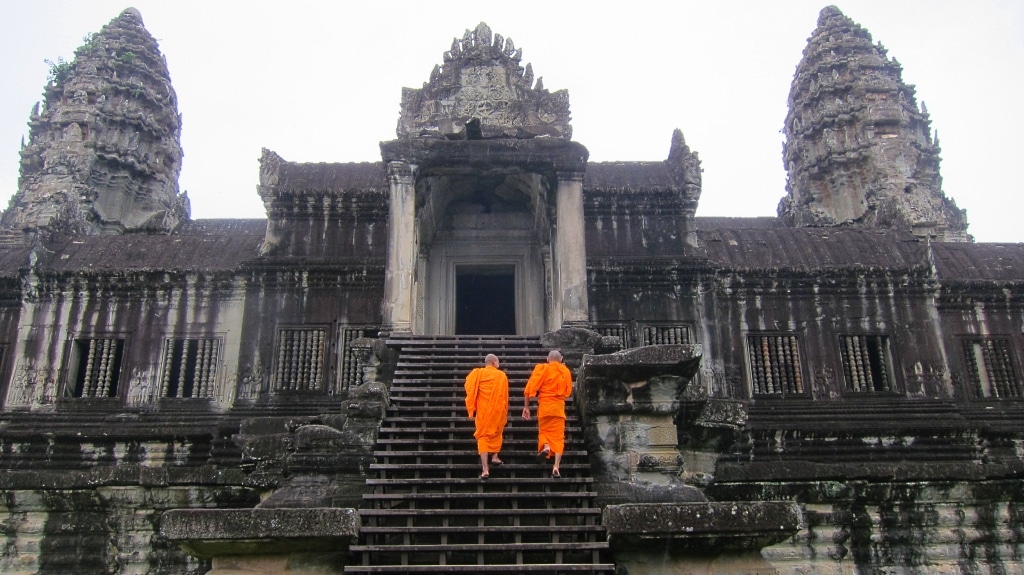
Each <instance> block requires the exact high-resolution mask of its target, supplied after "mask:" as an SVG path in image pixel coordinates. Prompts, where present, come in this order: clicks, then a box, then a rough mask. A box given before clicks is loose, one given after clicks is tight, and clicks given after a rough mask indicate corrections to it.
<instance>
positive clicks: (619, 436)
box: [0, 7, 1024, 575]
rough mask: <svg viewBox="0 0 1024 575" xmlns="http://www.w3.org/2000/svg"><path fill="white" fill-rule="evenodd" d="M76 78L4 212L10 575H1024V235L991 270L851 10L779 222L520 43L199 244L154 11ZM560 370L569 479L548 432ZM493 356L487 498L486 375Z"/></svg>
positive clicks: (805, 93) (85, 59) (61, 94)
mask: <svg viewBox="0 0 1024 575" xmlns="http://www.w3.org/2000/svg"><path fill="white" fill-rule="evenodd" d="M434 40H437V39H436V38H435V39H434ZM434 40H431V39H430V38H425V39H424V43H425V45H429V44H430V42H432V41H434ZM541 56H543V55H541ZM56 72H57V73H56V74H55V76H54V78H53V79H52V81H51V82H50V83H49V84H48V85H47V86H46V87H45V88H44V101H43V102H42V106H39V105H37V106H36V107H35V108H34V109H33V110H32V113H31V116H30V118H29V125H30V138H29V142H28V143H27V145H26V146H25V147H24V149H23V150H22V152H21V169H22V172H21V174H22V177H21V180H20V184H19V189H18V191H17V193H16V194H15V196H14V197H13V199H12V200H11V203H10V205H9V206H8V208H7V210H6V211H4V212H3V215H2V217H0V400H2V409H0V470H2V471H0V495H2V498H0V501H2V503H0V526H2V530H0V543H2V546H0V572H3V573H8V574H17V575H27V574H45V575H57V574H69V573H75V574H82V575H91V574H97V575H99V574H104V575H108V574H109V575H114V574H117V575H127V574H151V575H165V574H166V575H170V574H189V575H193V574H194V575H199V574H207V573H209V574H212V575H245V574H293V575H300V574H301V575H313V574H327V573H369V572H374V573H441V572H444V573H448V572H471V571H472V572H489V573H515V572H538V573H542V572H543V573H561V572H569V571H572V572H588V573H597V572H604V573H617V574H619V575H641V574H655V573H659V574H663V573H678V574H691V573H692V574H698V573H699V574H706V573H708V574H709V573H725V574H734V575H741V574H749V575H753V574H755V573H757V574H761V575H764V574H768V573H771V574H793V575H796V574H814V575H833V574H835V575H839V574H847V573H858V574H883V573H885V574H901V575H912V574H913V575H917V574H923V573H944V574H965V575H966V574H971V575H973V574H978V573H1000V574H1010V573H1024V559H1022V557H1024V536H1022V535H1021V534H1022V533H1024V481H1022V473H1024V395H1022V372H1021V369H1022V363H1021V362H1022V360H1024V354H1022V350H1024V244H980V243H975V242H974V241H973V238H972V237H971V236H970V235H969V234H968V233H967V227H968V226H967V218H966V214H965V212H964V211H963V210H960V209H958V208H957V207H956V204H955V203H954V202H953V200H952V199H951V198H947V197H946V196H945V195H944V193H943V191H942V189H941V181H942V180H941V177H940V173H939V163H940V162H939V159H940V158H939V153H940V149H939V144H938V141H937V139H933V137H932V134H931V127H930V120H929V117H928V113H927V111H926V110H925V109H924V107H923V105H922V106H920V107H919V106H918V104H917V100H916V94H915V91H914V88H913V86H910V85H907V84H905V83H904V82H903V80H902V69H901V67H900V65H899V64H898V62H896V60H895V59H891V58H890V57H889V56H888V54H887V53H886V51H885V49H884V48H883V47H882V45H881V44H880V43H876V42H875V41H874V40H873V39H872V37H871V35H870V34H869V33H868V32H867V30H866V29H864V28H862V27H861V26H860V25H858V24H857V23H855V22H853V21H852V20H850V19H849V18H847V17H846V16H845V15H843V13H842V12H840V11H839V9H837V8H835V7H827V8H824V9H823V10H822V11H821V14H820V16H819V19H818V26H817V28H816V29H815V30H814V31H813V32H812V33H811V36H810V39H809V41H808V45H807V48H806V50H805V51H804V55H803V58H802V60H801V61H800V62H799V63H798V65H797V68H796V73H795V75H794V79H793V84H792V90H791V93H790V98H789V113H788V115H787V117H786V118H785V124H784V130H783V131H784V134H785V136H786V143H785V148H784V153H783V156H784V158H783V159H784V162H785V165H786V169H787V171H788V174H789V180H788V183H787V186H786V190H785V191H786V195H785V197H784V198H783V199H782V201H781V202H780V204H779V210H778V217H777V218H776V217H761V218H733V217H696V215H695V214H696V211H697V206H698V202H699V200H700V193H701V173H702V168H701V166H700V159H699V157H698V154H697V151H695V150H692V149H691V148H690V147H689V146H688V145H687V143H686V141H685V139H684V137H683V132H682V131H680V130H678V129H677V130H675V131H672V130H671V129H670V128H666V141H665V143H666V148H667V155H666V159H665V160H664V161H649V162H600V163H598V162H593V163H592V162H589V161H588V152H587V149H586V148H585V147H584V145H583V144H581V143H578V142H574V141H572V139H571V136H572V127H571V126H570V124H569V118H570V114H569V95H568V93H567V92H566V91H565V90H558V91H553V92H552V91H549V90H547V89H546V88H545V87H544V86H543V85H542V83H541V81H540V80H537V79H535V77H534V72H533V68H532V66H531V65H530V64H526V65H525V66H524V65H523V64H522V50H521V48H519V47H517V46H516V45H515V44H514V43H513V41H512V40H511V39H509V38H505V37H503V36H501V35H500V34H495V33H493V32H492V31H491V30H490V29H489V28H488V27H487V26H486V24H480V25H479V26H477V27H476V28H474V29H472V30H467V31H466V32H465V34H464V35H463V36H462V37H460V38H456V39H454V40H453V42H452V44H451V47H450V48H449V50H448V51H446V52H444V53H443V55H442V56H441V63H440V64H439V65H438V66H436V67H435V69H434V70H433V71H432V72H431V73H430V75H429V79H428V81H427V82H425V83H424V84H423V87H422V88H419V89H411V88H405V89H403V90H402V92H401V114H400V117H399V119H398V126H397V132H396V139H394V140H392V141H387V142H382V143H381V145H380V149H381V161H379V162H373V163H368V162H364V163H335V164H303V163H296V162H292V161H288V160H286V159H284V158H282V157H281V156H279V155H278V154H277V153H275V152H273V151H271V150H264V151H263V155H262V157H261V158H260V174H259V176H260V179H259V182H260V183H259V189H258V193H259V195H260V198H261V199H262V200H263V203H264V205H265V206H266V211H267V218H266V219H264V220H230V219H225V220H193V219H191V216H190V213H189V206H188V198H187V197H186V196H185V195H184V194H183V193H180V192H179V191H178V184H177V180H178V173H179V169H180V165H181V158H182V151H181V147H180V143H179V135H180V131H181V120H180V117H179V115H178V111H177V100H176V96H175V92H174V89H173V88H172V86H171V80H170V77H169V75H168V71H167V66H166V63H165V61H164V57H163V55H162V54H161V53H160V50H159V48H158V46H157V42H156V41H155V40H154V39H153V37H152V36H151V35H150V34H149V33H148V32H147V31H146V29H145V27H144V26H143V23H142V18H141V16H140V14H139V13H138V11H136V10H134V9H127V10H125V11H124V12H123V13H121V15H119V16H118V17H116V18H114V19H113V20H112V21H111V22H110V23H109V24H108V25H107V26H105V27H104V28H103V29H102V30H101V31H100V32H98V33H97V34H95V35H93V36H91V37H89V38H88V39H87V41H86V43H85V44H84V45H83V46H82V47H81V48H79V49H78V51H77V52H76V54H75V58H74V60H73V61H72V62H70V63H67V64H66V65H65V66H63V67H61V68H59V69H57V70H56ZM383 121H388V120H387V119H386V118H385V119H383ZM780 192H781V190H780ZM496 309H501V310H508V311H507V313H506V314H504V315H502V314H497V313H493V310H496ZM552 348H557V349H560V350H562V352H563V355H564V356H565V358H566V363H567V364H568V365H569V366H570V367H571V368H572V370H573V374H574V384H575V392H574V397H573V399H572V401H571V402H570V405H569V411H570V413H569V419H568V423H567V428H568V433H569V437H568V439H567V447H566V454H565V463H564V464H563V465H564V467H563V472H562V474H563V475H562V477H561V478H558V479H555V478H552V477H551V476H550V473H549V471H550V469H549V468H550V463H543V462H539V463H538V462H537V461H536V458H535V457H534V453H535V451H536V433H535V425H536V424H535V423H534V422H532V421H531V422H524V421H522V420H521V418H520V417H519V411H518V410H517V406H518V409H521V406H520V405H519V403H520V401H521V400H519V397H521V395H522V391H521V390H522V385H523V383H524V381H525V378H526V376H528V374H529V369H530V367H532V364H533V363H536V362H540V361H543V359H544V356H545V354H546V352H547V350H548V349H552ZM489 351H493V352H494V353H497V354H498V355H499V356H501V359H502V368H503V369H505V370H506V371H507V372H508V373H509V376H510V380H511V381H512V396H513V397H512V400H511V402H510V405H511V413H510V423H509V427H508V428H507V430H506V443H507V448H506V450H504V451H503V457H504V458H505V461H506V463H505V464H504V465H503V466H502V467H500V468H498V467H495V468H493V469H492V477H491V478H490V480H489V481H487V482H482V481H480V480H479V478H478V473H479V469H478V466H479V460H478V458H477V455H476V453H475V443H474V442H473V441H472V427H471V426H472V422H469V421H468V420H467V418H466V414H465V411H464V408H463V406H462V404H461V402H462V395H461V394H462V393H463V391H462V381H461V377H464V375H465V373H466V372H468V371H469V369H471V368H472V367H477V366H479V365H480V364H481V363H482V358H483V354H484V353H487V352H489Z"/></svg>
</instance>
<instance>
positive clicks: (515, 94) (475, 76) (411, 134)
mask: <svg viewBox="0 0 1024 575" xmlns="http://www.w3.org/2000/svg"><path fill="white" fill-rule="evenodd" d="M521 59H522V50H521V49H517V48H516V47H515V45H514V44H513V43H512V40H511V38H509V39H505V38H503V37H502V36H501V35H500V34H493V35H492V34H491V29H490V28H488V26H487V24H484V23H482V22H481V23H480V25H478V26H477V27H476V29H475V30H466V33H465V35H463V37H462V39H459V38H455V39H454V40H453V41H452V47H451V49H450V50H449V51H447V52H445V54H444V64H443V65H442V66H435V67H434V71H433V72H432V73H431V74H430V81H429V82H426V83H424V84H423V88H420V89H414V88H405V89H403V90H402V114H401V117H400V118H399V120H398V137H399V138H415V137H422V136H427V137H429V136H434V137H443V138H448V139H479V138H535V137H555V138H564V139H567V140H568V139H570V138H571V137H572V127H571V126H570V125H569V93H568V91H566V90H559V91H557V92H553V93H552V92H548V91H547V90H545V89H544V86H543V82H542V81H541V79H539V78H538V79H537V81H536V83H534V77H533V68H532V66H531V65H530V64H527V65H526V67H525V68H524V67H523V66H521V65H520V61H521Z"/></svg>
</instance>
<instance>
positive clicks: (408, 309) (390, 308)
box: [382, 162, 417, 333]
mask: <svg viewBox="0 0 1024 575" xmlns="http://www.w3.org/2000/svg"><path fill="white" fill-rule="evenodd" d="M415 174H416V166H414V165H412V164H407V163H405V162H388V184H389V186H390V189H391V194H390V199H391V203H390V206H389V207H388V260H387V264H386V268H385V271H384V303H383V306H384V308H383V310H382V311H383V316H384V318H383V325H382V329H383V331H385V332H386V333H412V319H413V315H414V310H413V306H414V303H413V302H415V293H414V291H415V290H414V287H415V285H416V284H415V280H416V252H417V248H416V244H417V242H416V176H415Z"/></svg>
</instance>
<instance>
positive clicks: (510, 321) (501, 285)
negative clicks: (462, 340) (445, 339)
mask: <svg viewBox="0 0 1024 575" xmlns="http://www.w3.org/2000/svg"><path fill="white" fill-rule="evenodd" d="M515 279H516V274H515V267H514V266H493V265H491V266H488V265H468V266H457V267H456V271H455V334H456V335H516V282H515Z"/></svg>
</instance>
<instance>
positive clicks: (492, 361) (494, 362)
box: [484, 353, 498, 367]
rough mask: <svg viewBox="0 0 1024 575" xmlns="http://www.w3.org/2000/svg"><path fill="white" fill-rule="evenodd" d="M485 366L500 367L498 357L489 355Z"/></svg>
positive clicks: (485, 360)
mask: <svg viewBox="0 0 1024 575" xmlns="http://www.w3.org/2000/svg"><path fill="white" fill-rule="evenodd" d="M484 365H489V366H491V367H498V356H496V355H494V354H493V353H489V354H487V357H485V358H484Z"/></svg>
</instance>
